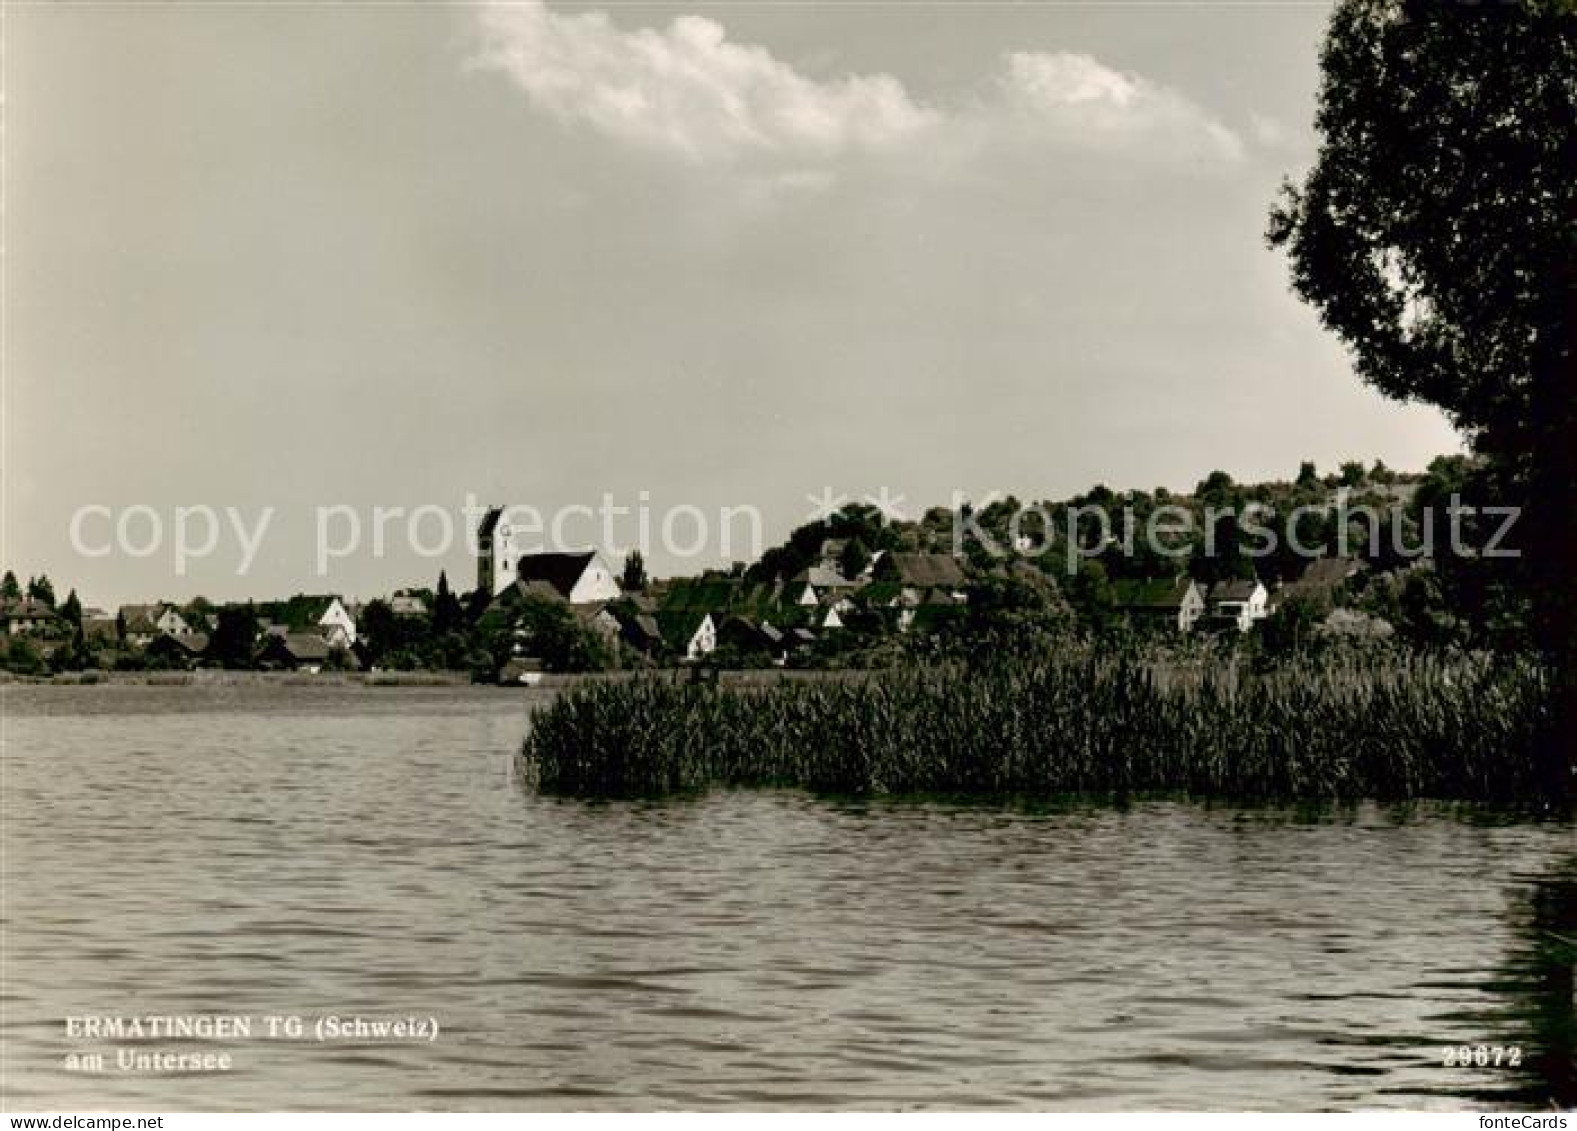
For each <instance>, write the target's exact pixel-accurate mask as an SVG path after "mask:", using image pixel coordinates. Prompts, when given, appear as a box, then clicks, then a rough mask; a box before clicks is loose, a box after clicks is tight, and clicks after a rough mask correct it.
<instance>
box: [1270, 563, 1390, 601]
mask: <svg viewBox="0 0 1577 1131" xmlns="http://www.w3.org/2000/svg"><path fill="white" fill-rule="evenodd" d="M1368 568H1369V564H1368V563H1367V562H1365V561H1363V560H1361V559H1359V558H1343V557H1335V556H1331V557H1321V558H1315V559H1314V560H1313V561H1311V562H1309V564H1308V565H1306V566H1304V567H1303V572H1302V573H1301V574H1299V575H1298V578H1297V580H1296V581H1291V582H1288V583H1287V584H1285V585H1282V586H1279V587H1278V588H1277V589H1276V592H1275V593H1274V594H1273V596H1272V599H1271V611H1272V612H1274V611H1275V610H1276V608H1277V607H1279V606H1280V605H1282V604H1283V603H1285V602H1286V601H1287V600H1288V599H1290V598H1293V597H1300V596H1309V597H1331V598H1333V599H1334V598H1335V597H1336V596H1337V595H1338V594H1339V593H1340V592H1341V591H1342V590H1343V589H1345V588H1347V587H1348V586H1350V585H1351V584H1352V583H1353V581H1354V580H1355V579H1356V578H1358V577H1359V576H1360V575H1362V574H1363V573H1364V571H1366V570H1367V569H1368Z"/></svg>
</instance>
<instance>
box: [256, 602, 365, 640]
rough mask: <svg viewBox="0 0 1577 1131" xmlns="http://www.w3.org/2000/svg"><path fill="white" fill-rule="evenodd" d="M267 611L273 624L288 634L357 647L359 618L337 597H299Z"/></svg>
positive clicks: (275, 605) (274, 605) (268, 607)
mask: <svg viewBox="0 0 1577 1131" xmlns="http://www.w3.org/2000/svg"><path fill="white" fill-rule="evenodd" d="M265 607H266V608H267V610H268V615H269V619H270V620H271V621H272V622H273V624H274V625H275V626H276V627H280V628H283V629H284V630H285V632H286V633H287V634H294V633H316V634H317V635H318V636H320V637H322V638H323V639H324V640H326V641H328V642H329V643H330V644H332V645H335V646H338V647H341V648H349V647H350V646H351V645H352V644H354V643H356V618H355V616H354V615H352V613H351V611H350V609H348V608H347V607H346V605H345V602H344V600H343V599H342V598H340V597H338V596H336V595H335V594H332V593H317V594H309V593H298V594H296V595H295V596H294V597H292V598H290V600H288V601H283V602H278V603H273V604H269V605H267V606H265Z"/></svg>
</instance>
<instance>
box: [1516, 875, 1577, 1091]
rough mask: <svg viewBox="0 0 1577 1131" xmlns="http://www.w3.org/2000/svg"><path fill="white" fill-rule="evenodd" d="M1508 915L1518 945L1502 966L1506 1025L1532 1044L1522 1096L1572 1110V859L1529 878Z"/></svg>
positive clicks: (1575, 891) (1576, 1060)
mask: <svg viewBox="0 0 1577 1131" xmlns="http://www.w3.org/2000/svg"><path fill="white" fill-rule="evenodd" d="M1521 904H1522V905H1521V906H1520V907H1518V908H1517V909H1516V910H1515V911H1514V913H1513V916H1514V917H1513V922H1514V924H1515V927H1516V930H1517V934H1518V941H1517V943H1516V944H1515V945H1514V947H1513V949H1512V952H1511V956H1510V959H1509V961H1508V963H1507V976H1506V982H1507V992H1508V995H1509V996H1510V997H1511V999H1512V1001H1513V1002H1514V1003H1515V1005H1514V1006H1513V1008H1512V1009H1511V1010H1509V1015H1510V1016H1509V1022H1510V1024H1511V1025H1514V1026H1515V1025H1521V1026H1525V1027H1526V1029H1527V1031H1528V1032H1529V1034H1530V1041H1531V1044H1532V1049H1531V1053H1532V1056H1531V1059H1530V1062H1529V1066H1528V1068H1529V1071H1528V1080H1527V1085H1526V1087H1525V1089H1524V1094H1525V1096H1526V1098H1527V1099H1528V1100H1529V1101H1531V1102H1534V1103H1538V1102H1540V1101H1544V1102H1548V1103H1551V1104H1554V1105H1556V1106H1559V1107H1562V1108H1572V1107H1577V981H1574V979H1573V971H1574V969H1577V856H1572V857H1568V858H1567V859H1565V860H1564V861H1561V862H1560V863H1558V864H1557V865H1556V866H1555V867H1553V868H1551V869H1550V870H1548V871H1547V872H1545V873H1543V874H1540V875H1537V876H1533V877H1529V888H1528V890H1527V891H1526V893H1525V894H1524V895H1523V897H1522V901H1521Z"/></svg>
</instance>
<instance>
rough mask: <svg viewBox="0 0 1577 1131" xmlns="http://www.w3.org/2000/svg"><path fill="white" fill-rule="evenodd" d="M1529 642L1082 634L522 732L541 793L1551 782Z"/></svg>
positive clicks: (589, 688) (554, 721)
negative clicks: (1250, 655) (1132, 652)
mask: <svg viewBox="0 0 1577 1131" xmlns="http://www.w3.org/2000/svg"><path fill="white" fill-rule="evenodd" d="M1548 683H1549V679H1548V674H1547V672H1546V670H1545V669H1543V668H1542V667H1541V666H1540V665H1539V664H1537V663H1536V662H1534V661H1533V660H1531V659H1525V658H1515V657H1513V658H1508V657H1504V656H1501V657H1488V656H1454V657H1437V656H1430V655H1413V654H1406V653H1399V654H1398V653H1387V654H1384V655H1382V656H1377V657H1358V656H1339V657H1325V658H1310V659H1307V660H1306V661H1302V662H1300V663H1298V664H1297V665H1295V666H1291V667H1286V668H1282V669H1277V670H1272V671H1268V672H1255V671H1250V670H1248V669H1247V667H1246V665H1243V664H1241V663H1237V662H1234V661H1231V660H1223V659H1221V658H1219V657H1217V658H1215V659H1213V660H1207V661H1200V660H1198V659H1197V658H1196V659H1189V660H1186V661H1184V662H1181V663H1172V662H1168V661H1166V660H1164V659H1160V660H1158V659H1157V658H1155V657H1141V656H1129V655H1116V656H1112V655H1103V654H1101V653H1099V652H1097V651H1096V650H1095V649H1093V648H1090V647H1070V648H1068V649H1066V650H1063V651H1058V652H1054V653H1047V654H1042V655H1037V656H1034V657H1029V658H1026V657H1024V656H1012V657H1002V658H997V659H995V660H987V661H985V662H980V663H966V662H961V661H950V662H933V663H929V664H921V665H918V666H914V667H906V668H902V669H897V670H890V671H883V672H879V673H872V674H871V675H869V676H866V677H864V678H861V679H854V680H842V681H828V682H797V681H796V682H791V681H785V682H782V683H777V684H772V685H767V686H756V687H729V686H726V685H725V686H707V685H687V684H677V683H674V682H672V681H669V680H662V679H658V678H640V679H635V680H630V681H626V682H622V683H616V684H608V683H603V684H587V685H584V686H580V687H576V688H572V689H570V690H568V691H566V692H565V693H564V694H563V695H561V696H559V697H558V698H556V699H554V700H553V701H552V702H551V703H549V704H546V705H545V706H543V707H541V708H539V709H538V710H537V711H536V712H535V713H534V715H533V717H532V721H531V729H530V732H529V733H528V735H527V737H526V739H525V742H524V745H523V747H522V750H521V765H522V767H523V769H524V771H525V773H526V775H527V776H528V778H529V780H531V781H533V782H535V783H536V784H537V785H538V786H539V787H540V788H541V789H543V790H544V791H548V792H554V793H562V794H568V795H575V796H588V797H591V796H595V797H631V796H651V795H658V794H666V793H674V792H684V791H695V790H701V789H705V788H707V787H709V786H714V785H726V786H786V787H799V788H806V789H810V790H816V791H824V792H832V793H844V794H884V793H951V794H970V793H973V794H996V795H1051V794H1066V793H1099V794H1118V795H1121V794H1129V793H1152V792H1166V793H1183V794H1188V795H1193V796H1200V797H1222V798H1230V799H1238V800H1248V799H1298V800H1321V799H1325V800H1336V799H1356V798H1374V799H1404V798H1415V797H1438V798H1454V799H1471V800H1486V801H1518V802H1537V801H1541V800H1555V798H1554V796H1553V793H1554V792H1556V791H1557V790H1558V789H1559V787H1560V776H1561V774H1562V773H1564V771H1562V770H1559V769H1558V768H1555V769H1552V767H1551V765H1550V760H1551V759H1550V753H1549V751H1548V743H1547V742H1546V741H1545V738H1544V735H1545V731H1546V728H1547V727H1548V725H1549V720H1548V709H1547V705H1546V700H1547V695H1546V691H1547V688H1548Z"/></svg>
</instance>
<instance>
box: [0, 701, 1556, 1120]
mask: <svg viewBox="0 0 1577 1131" xmlns="http://www.w3.org/2000/svg"><path fill="white" fill-rule="evenodd" d="M4 698H5V703H4V731H5V733H4V753H3V762H0V772H3V780H0V787H3V797H4V800H3V805H4V809H3V818H4V826H3V835H4V844H3V848H4V857H3V883H4V889H3V891H4V901H3V902H4V906H3V924H0V932H3V939H0V942H3V947H4V970H3V975H4V978H3V982H4V985H3V989H4V998H3V1017H0V1026H3V1028H0V1045H3V1051H0V1055H3V1062H0V1069H3V1081H0V1087H3V1093H0V1098H3V1101H4V1104H5V1106H6V1107H7V1108H9V1109H13V1110H15V1109H27V1108H39V1107H42V1108H77V1109H82V1108H98V1109H130V1108H156V1109H246V1108H264V1109H271V1108H276V1107H281V1106H283V1107H287V1108H328V1109H347V1108H349V1109H389V1108H395V1109H400V1108H408V1107H409V1108H465V1109H470V1108H522V1107H523V1108H553V1109H559V1108H620V1109H644V1108H735V1107H748V1108H774V1107H784V1108H851V1107H858V1108H883V1109H885V1108H956V1107H992V1108H1015V1109H1025V1108H1030V1109H1033V1108H1060V1109H1091V1110H1101V1109H1113V1108H1242V1107H1250V1108H1264V1109H1305V1108H1312V1109H1322V1108H1338V1109H1348V1108H1386V1107H1409V1108H1412V1107H1447V1108H1459V1107H1464V1106H1471V1105H1476V1106H1482V1105H1486V1104H1487V1105H1491V1106H1518V1105H1520V1106H1547V1105H1548V1104H1549V1103H1550V1102H1552V1100H1553V1101H1559V1102H1563V1103H1566V1104H1571V1103H1577V1096H1574V1094H1573V1091H1572V1089H1573V1078H1572V1070H1571V1064H1572V1055H1573V1044H1572V1039H1573V1037H1572V1028H1571V1026H1572V1015H1573V1000H1572V995H1573V988H1572V974H1571V964H1570V963H1571V954H1572V947H1571V944H1572V941H1573V933H1574V930H1577V928H1574V927H1573V925H1572V924H1571V922H1570V919H1571V916H1572V907H1573V903H1574V892H1577V864H1574V860H1573V853H1574V838H1573V831H1572V827H1571V825H1570V824H1566V823H1558V822H1548V821H1546V822H1539V821H1534V820H1526V819H1524V820H1516V819H1512V818H1510V817H1507V816H1504V815H1496V814H1492V813H1486V812H1482V811H1476V810H1472V809H1467V810H1464V809H1446V808H1441V807H1430V806H1420V807H1413V808H1405V809H1395V808H1381V807H1377V806H1362V807H1357V808H1343V809H1337V810H1328V811H1324V812H1316V811H1292V810H1287V809H1275V808H1249V809H1245V808H1239V807H1224V806H1213V807H1212V806H1205V805H1201V804H1197V803H1187V802H1180V801H1153V802H1143V803H1135V804H1132V805H1131V806H1128V807H1124V808H1117V807H1112V806H1099V805H1078V804H1066V805H1061V806H1046V807H1027V806H1023V805H1018V806H1012V805H1002V804H957V803H945V802H937V801H932V802H918V801H910V802H904V803H894V802H867V801H850V800H836V799H818V798H813V797H808V796H804V795H801V794H789V793H768V792H744V793H741V792H724V793H714V794H712V795H709V796H707V797H704V798H700V799H691V800H678V801H670V802H663V803H639V804H636V803H618V804H591V803H584V802H577V801H567V800H555V799H551V798H544V797H539V796H536V795H534V794H533V793H532V792H530V791H529V790H527V789H525V788H523V787H522V786H521V784H520V783H519V782H517V780H516V779H515V776H514V773H513V754H514V751H515V749H516V747H517V746H518V744H519V740H520V737H521V734H522V733H523V730H524V727H525V725H526V715H527V710H528V707H527V698H526V694H525V693H523V692H509V691H499V690H489V689H466V688H448V689H442V688H434V689H413V688H399V689H392V688H391V689H363V688H356V687H348V688H328V687H324V688H315V687H293V686H292V687H285V686H278V685H274V686H242V687H233V688H224V687H219V688H205V689H197V688H158V687H95V688H70V687H27V688H14V687H13V688H8V689H5V690H4ZM1563 939H1564V940H1565V942H1563V941H1562V940H1563ZM177 1014H179V1015H188V1014H201V1015H221V1014H222V1015H244V1016H247V1017H251V1018H254V1019H261V1018H264V1017H266V1016H270V1015H273V1016H280V1017H285V1016H299V1017H302V1018H304V1019H305V1024H307V1025H308V1026H311V1025H312V1024H314V1022H315V1019H317V1018H320V1017H323V1016H327V1015H333V1016H340V1017H345V1016H350V1015H361V1016H363V1017H368V1018H373V1017H377V1018H388V1017H391V1016H404V1015H407V1014H409V1015H414V1016H418V1017H428V1016H431V1017H434V1018H436V1019H437V1021H438V1023H439V1033H438V1037H437V1039H436V1041H433V1042H431V1043H404V1044H390V1043H382V1042H377V1041H372V1040H362V1041H358V1042H356V1043H347V1042H343V1041H336V1042H328V1043H317V1042H314V1041H310V1040H303V1041H283V1040H279V1041H273V1040H266V1039H263V1037H262V1035H261V1034H259V1033H257V1032H254V1035H253V1037H252V1039H250V1040H245V1039H236V1040H226V1041H217V1042H207V1043H204V1042H200V1041H194V1040H190V1039H186V1040H168V1041H143V1042H140V1043H137V1044H135V1045H132V1044H130V1043H128V1042H117V1041H113V1040H102V1039H100V1040H89V1039H81V1038H79V1039H71V1038H69V1037H68V1035H67V1032H66V1027H65V1018H67V1017H68V1016H80V1015H95V1016H102V1015H111V1016H118V1017H130V1016H139V1015H177ZM255 1023H256V1024H258V1025H261V1024H262V1022H261V1021H260V1020H259V1021H256V1022H255ZM1458 1045H1487V1046H1496V1045H1498V1046H1521V1048H1522V1049H1523V1050H1524V1051H1523V1056H1522V1064H1521V1066H1520V1067H1511V1066H1509V1065H1506V1064H1504V1063H1503V1064H1502V1066H1500V1067H1495V1066H1494V1065H1493V1064H1490V1065H1486V1066H1483V1067H1477V1066H1470V1067H1467V1068H1461V1067H1445V1066H1444V1065H1443V1063H1442V1062H1443V1060H1444V1052H1443V1050H1444V1049H1445V1048H1446V1047H1448V1046H1458ZM117 1047H135V1048H137V1049H139V1050H148V1049H169V1050H174V1051H179V1052H194V1051H195V1052H202V1051H228V1052H229V1053H230V1054H231V1055H232V1065H233V1066H232V1069H231V1070H230V1071H228V1072H222V1073H221V1072H212V1073H186V1074H181V1075H140V1074H136V1073H123V1072H119V1071H116V1070H115V1068H114V1057H113V1052H114V1049H115V1048H117ZM94 1051H104V1052H108V1053H109V1054H110V1058H109V1061H108V1062H107V1063H108V1070H107V1071H106V1072H104V1073H102V1074H93V1073H84V1072H81V1071H71V1070H68V1068H67V1062H66V1058H67V1056H68V1055H69V1054H73V1053H77V1054H80V1053H85V1052H87V1053H90V1052H94Z"/></svg>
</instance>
